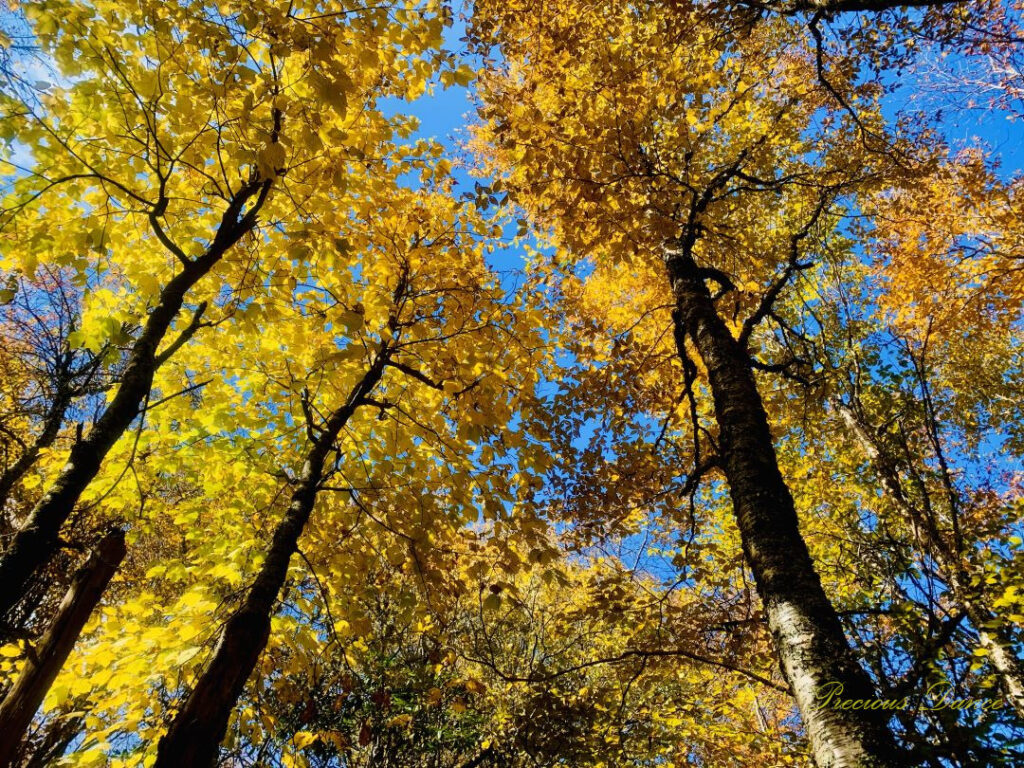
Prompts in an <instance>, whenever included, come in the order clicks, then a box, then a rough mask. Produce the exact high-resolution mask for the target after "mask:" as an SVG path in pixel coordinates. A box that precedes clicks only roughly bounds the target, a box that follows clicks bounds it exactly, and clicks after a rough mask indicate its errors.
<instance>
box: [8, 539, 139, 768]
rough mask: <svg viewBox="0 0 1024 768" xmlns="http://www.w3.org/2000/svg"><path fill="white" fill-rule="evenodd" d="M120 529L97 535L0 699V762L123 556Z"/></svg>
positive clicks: (21, 733)
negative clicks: (97, 540)
mask: <svg viewBox="0 0 1024 768" xmlns="http://www.w3.org/2000/svg"><path fill="white" fill-rule="evenodd" d="M125 551H126V550H125V545H124V531H122V530H120V529H115V530H113V531H111V532H110V533H108V534H107V535H106V536H104V537H103V539H102V540H101V541H100V543H99V545H98V546H97V547H96V549H95V551H94V552H93V553H92V555H91V556H90V557H89V560H88V561H87V562H86V564H85V565H84V566H83V567H82V569H81V570H79V572H78V573H77V574H76V575H75V578H74V581H73V582H72V584H71V587H70V588H69V589H68V592H67V594H66V595H65V596H64V600H63V601H62V602H61V604H60V607H59V608H58V609H57V615H56V616H55V617H54V619H53V623H52V624H51V625H50V628H49V629H48V630H47V631H46V633H45V634H44V635H43V636H42V638H41V639H40V640H39V643H38V645H37V646H36V647H35V649H34V650H33V651H32V652H31V653H30V654H29V658H28V660H26V662H25V666H24V668H23V669H22V670H21V674H20V675H19V676H18V679H17V681H15V683H14V686H13V687H12V688H11V690H10V691H8V693H7V695H6V696H5V697H4V700H3V703H2V704H0V766H8V765H10V764H11V761H12V760H13V759H14V757H15V756H16V754H17V751H18V747H19V745H20V744H21V741H22V739H23V738H24V736H25V732H26V731H27V730H28V727H29V725H30V724H31V722H32V718H33V717H34V716H35V713H36V710H38V709H39V705H40V704H41V703H42V701H43V698H44V697H45V696H46V692H47V691H48V690H50V686H51V685H53V681H54V679H55V678H56V677H57V673H58V672H60V670H61V667H63V666H64V662H65V661H66V660H67V658H68V655H69V654H70V653H71V649H72V648H73V647H74V645H75V641H76V640H78V636H79V635H80V634H81V632H82V627H84V626H85V622H86V621H87V620H88V619H89V616H90V614H92V611H93V608H95V607H96V604H97V603H98V602H99V600H100V597H102V595H103V590H105V589H106V587H107V584H108V583H109V582H110V579H111V577H112V576H113V575H114V573H115V572H116V571H117V568H118V566H120V564H121V561H122V560H123V559H124V556H125Z"/></svg>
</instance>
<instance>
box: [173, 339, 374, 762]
mask: <svg viewBox="0 0 1024 768" xmlns="http://www.w3.org/2000/svg"><path fill="white" fill-rule="evenodd" d="M389 355H390V352H389V349H388V348H387V346H383V347H382V348H381V350H380V351H379V352H378V354H377V358H376V360H375V361H374V363H373V364H372V365H371V366H370V368H369V369H368V370H367V372H366V373H365V374H364V375H363V378H362V379H361V380H360V381H359V383H358V384H356V386H355V387H354V388H353V390H352V392H351V393H349V397H348V399H347V400H346V402H345V404H344V405H343V406H341V407H340V408H338V409H337V410H336V411H334V412H333V413H332V414H331V417H330V419H329V420H328V422H327V424H326V425H325V426H324V428H323V431H322V432H321V434H320V436H319V437H318V438H317V440H316V442H315V443H314V444H313V446H312V448H311V449H310V451H309V453H308V455H307V456H306V461H305V463H304V464H303V467H302V473H301V474H300V476H299V478H298V484H297V486H296V488H295V491H294V492H293V493H292V497H291V500H290V503H289V505H288V511H287V512H286V513H285V515H284V517H283V518H282V520H281V522H280V523H278V525H277V528H276V529H275V530H274V536H273V539H272V540H271V543H270V549H269V550H268V551H267V559H266V560H265V561H264V562H263V565H262V566H261V567H260V571H259V574H258V575H257V576H256V580H255V581H254V582H253V584H252V586H251V587H250V588H249V592H248V594H247V595H246V597H245V601H244V602H243V603H242V605H241V607H240V608H239V609H238V610H237V611H236V612H235V613H234V614H233V615H232V616H231V618H230V619H228V621H227V623H226V624H225V626H224V630H223V632H222V633H221V637H220V640H219V642H218V643H217V647H216V648H215V649H214V651H213V658H212V659H211V660H210V662H209V664H207V666H206V668H205V669H204V670H203V672H202V674H200V676H199V679H198V680H196V684H195V686H194V687H193V688H192V691H191V693H189V695H188V697H187V698H186V699H185V703H184V704H183V705H182V707H181V709H180V710H179V712H178V714H177V716H175V718H174V721H173V722H172V723H171V727H170V728H169V729H168V731H167V733H166V734H165V735H164V736H163V738H161V739H160V743H159V745H158V746H157V759H156V764H155V766H156V768H180V766H190V768H207V766H212V765H214V764H215V763H216V760H217V753H218V749H219V746H220V743H221V741H222V740H223V739H224V734H225V732H226V731H227V725H228V718H229V717H230V715H231V710H232V709H233V708H234V706H235V703H236V702H237V700H238V697H239V696H240V695H241V693H242V688H243V687H244V686H245V681H246V680H248V679H249V675H251V674H252V671H253V669H254V668H255V667H256V662H257V660H258V659H259V655H260V653H262V651H263V649H264V648H265V647H266V645H267V640H268V639H269V637H270V620H271V618H272V616H273V615H274V609H275V605H276V603H277V596H278V594H279V593H280V591H281V588H282V587H283V586H284V583H285V579H286V577H287V575H288V563H289V561H290V560H291V557H292V555H293V554H294V553H295V551H296V549H297V548H298V542H299V536H300V535H301V534H302V530H303V528H305V526H306V522H307V521H308V520H309V516H310V514H311V513H312V511H313V505H314V504H315V503H316V496H317V492H318V490H319V485H320V480H321V477H322V475H323V468H324V462H325V461H326V459H327V456H328V454H329V453H330V451H331V449H332V448H333V447H334V442H335V440H336V439H337V437H338V433H339V432H341V430H342V429H343V428H344V427H345V424H346V423H348V420H349V419H350V418H351V417H352V415H353V414H354V413H355V412H356V410H357V409H358V408H359V406H360V405H362V404H363V399H364V398H365V397H366V396H367V395H368V394H369V393H370V392H371V391H372V390H373V388H374V387H375V386H376V385H377V383H378V382H379V381H380V379H381V376H382V375H383V373H384V367H385V365H387V361H388V358H389Z"/></svg>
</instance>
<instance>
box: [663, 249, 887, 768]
mask: <svg viewBox="0 0 1024 768" xmlns="http://www.w3.org/2000/svg"><path fill="white" fill-rule="evenodd" d="M665 261H666V265H667V267H668V273H669V278H670V280H671V283H672V288H673V292H674V295H675V311H674V313H673V320H674V322H675V325H676V330H677V334H676V338H677V343H678V344H679V346H680V347H681V348H680V354H685V349H684V348H682V345H683V344H684V343H685V339H686V338H689V339H690V340H691V341H692V342H693V344H694V346H695V348H696V350H697V352H698V354H699V355H700V357H701V360H702V361H703V362H704V366H705V368H706V369H707V372H708V379H709V383H710V386H711V393H712V397H713V399H714V405H715V416H716V419H717V422H718V429H719V436H718V442H719V445H718V450H719V456H718V458H719V463H720V464H721V467H722V469H723V471H724V473H725V476H726V480H727V482H728V484H729V493H730V496H731V498H732V503H733V509H734V513H735V516H736V522H737V526H738V528H739V532H740V537H741V541H742V545H743V551H744V554H745V556H746V561H747V564H748V565H749V567H750V569H751V571H752V572H753V574H754V579H755V581H756V584H757V590H758V594H759V595H760V597H761V600H762V602H763V604H764V609H765V615H766V616H767V620H768V626H769V629H770V631H771V633H772V637H773V639H774V643H775V648H776V652H777V653H778V656H779V661H780V663H781V667H782V672H783V674H784V676H785V678H786V681H787V682H788V683H789V687H790V689H791V690H792V692H793V696H794V697H795V699H796V703H797V706H798V707H799V709H800V713H801V716H802V718H803V722H804V727H805V728H806V731H807V735H808V738H809V740H810V743H811V749H812V751H813V753H814V758H815V761H816V763H817V764H818V766H820V768H841V767H842V768H845V767H847V766H851V767H852V766H869V765H870V766H900V765H905V764H906V761H905V760H903V759H901V758H900V757H899V754H900V753H899V752H898V750H897V747H896V743H895V740H894V737H893V735H892V732H891V731H890V730H889V728H888V726H887V721H888V719H889V718H888V715H887V714H886V713H884V712H883V711H881V710H876V711H870V710H869V711H864V710H852V709H850V710H842V709H837V708H835V707H833V706H828V707H823V706H820V705H821V703H822V699H821V697H822V695H823V693H824V692H826V691H828V690H830V688H832V687H836V686H840V685H841V686H842V698H843V699H865V700H873V699H875V697H876V693H875V690H874V687H873V686H872V684H871V682H870V679H869V678H868V677H867V675H866V674H865V672H864V671H863V670H862V669H861V668H860V666H859V665H858V663H857V661H856V658H855V656H854V654H853V652H852V650H851V648H850V646H849V644H848V643H847V640H846V636H845V635H844V633H843V629H842V625H841V624H840V622H839V617H838V616H837V614H836V612H835V609H834V608H833V607H832V604H831V603H830V602H829V600H828V597H827V596H826V595H825V592H824V590H823V589H822V586H821V580H820V579H819V577H818V574H817V573H816V571H815V569H814V563H813V561H812V560H811V556H810V553H809V552H808V550H807V545H806V544H805V543H804V540H803V538H802V537H801V535H800V530H799V525H798V520H797V515H796V509H795V507H794V504H793V498H792V496H791V495H790V492H789V488H788V487H787V486H786V483H785V481H784V480H783V478H782V474H781V472H780V471H779V466H778V460H777V457H776V454H775V447H774V444H773V442H772V436H771V432H770V430H769V427H768V417H767V414H766V413H765V410H764V406H763V404H762V401H761V397H760V395H759V393H758V391H757V386H756V384H755V381H754V375H753V371H752V368H751V360H750V355H749V353H748V352H747V350H746V349H744V348H742V347H741V346H740V344H739V343H738V342H737V341H736V339H735V338H734V337H733V335H732V333H731V332H730V331H729V329H728V327H727V326H726V324H725V323H724V322H723V320H722V318H721V317H720V316H719V315H718V312H717V311H716V309H715V306H714V302H713V300H712V298H711V293H710V291H709V290H708V287H707V286H706V285H705V282H704V275H703V273H702V272H701V270H700V269H699V268H698V267H697V266H696V264H695V263H694V261H693V258H692V255H691V253H690V249H689V248H688V247H686V244H685V243H684V244H682V245H681V246H680V247H679V248H678V249H668V250H667V251H666V258H665Z"/></svg>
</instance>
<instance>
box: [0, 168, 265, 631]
mask: <svg viewBox="0 0 1024 768" xmlns="http://www.w3.org/2000/svg"><path fill="white" fill-rule="evenodd" d="M269 189H270V186H269V182H252V183H250V184H249V185H248V186H246V187H244V188H243V190H242V191H241V192H239V194H238V195H236V196H235V198H234V199H233V200H232V202H231V205H229V206H228V210H227V211H226V212H225V213H224V217H223V219H222V221H221V224H220V227H219V229H218V231H217V235H216V237H215V238H214V239H213V242H212V243H211V244H210V247H209V248H208V249H207V251H206V253H204V254H203V255H202V256H201V257H200V258H198V259H195V260H193V261H189V262H188V263H187V264H186V265H185V266H184V268H183V269H182V270H181V271H180V272H178V274H177V275H175V276H174V278H172V279H171V281H170V282H169V283H168V284H167V285H166V286H164V289H163V290H162V291H161V292H160V298H159V301H158V302H157V304H156V306H155V307H154V308H153V311H152V312H151V313H150V314H149V317H148V318H147V319H146V323H145V326H144V327H143V330H142V335H141V336H139V338H138V340H137V341H136V342H135V344H134V345H133V346H132V350H131V353H130V355H129V358H128V363H127V365H126V366H125V369H124V373H123V375H122V378H121V382H120V385H119V386H118V388H117V394H115V395H114V399H113V400H112V401H111V403H110V405H109V406H107V408H106V410H104V412H103V414H102V415H101V416H100V417H99V419H98V420H97V421H96V424H95V425H94V426H93V427H92V429H91V430H89V434H88V435H86V436H85V437H84V438H83V439H81V440H79V441H77V442H76V443H75V444H74V446H72V448H71V455H70V456H69V457H68V462H67V464H65V465H64V468H63V469H62V470H61V471H60V474H59V475H57V478H56V479H55V480H54V481H53V484H52V485H51V486H50V487H49V488H48V489H47V491H46V493H44V494H43V497H42V498H41V499H40V500H39V502H38V503H37V504H36V505H35V507H34V508H33V510H32V512H31V513H30V514H29V516H28V519H27V520H26V521H25V523H24V525H22V527H21V529H20V530H19V531H18V532H17V533H16V534H15V535H14V538H13V540H12V541H11V544H10V546H9V547H8V549H7V551H6V552H4V554H3V557H2V558H0V584H3V591H2V592H0V618H2V617H3V616H6V615H7V613H8V612H9V611H10V610H11V608H12V607H13V606H14V605H16V604H17V603H18V601H20V600H21V598H22V597H24V595H25V592H26V590H27V588H28V585H29V582H30V580H31V578H32V576H33V575H34V574H35V573H36V572H37V571H38V570H39V569H40V568H42V567H43V566H44V565H45V564H46V563H47V562H49V560H50V558H51V557H52V556H53V554H54V552H55V551H56V549H57V546H58V541H59V536H60V530H61V527H62V526H63V525H64V522H65V521H66V520H67V519H68V517H69V516H70V515H71V512H72V511H73V510H74V507H75V504H76V503H77V502H78V499H79V497H80V496H81V495H82V492H83V491H84V490H85V489H86V487H87V486H88V485H89V483H90V482H92V480H93V478H94V477H96V474H97V473H98V472H99V470H100V465H101V464H102V462H103V459H104V458H105V457H106V455H107V453H108V452H109V451H110V449H111V448H112V447H113V445H114V443H115V442H117V440H118V439H119V438H120V437H121V435H123V434H124V433H125V431H126V430H127V429H128V427H129V426H130V425H131V423H132V421H133V420H134V419H135V417H136V416H138V414H139V409H140V407H141V406H142V403H143V401H144V400H145V398H146V395H148V394H149V390H150V387H151V386H152V384H153V375H154V373H155V372H156V368H157V366H158V359H157V348H158V347H159V345H160V343H161V342H162V341H163V338H164V336H165V335H166V334H167V330H168V329H169V328H170V326H171V323H172V322H173V321H174V318H175V317H176V316H177V315H178V312H179V311H180V310H181V306H182V304H183V303H184V300H185V295H186V293H187V292H188V291H189V289H191V288H192V286H194V285H195V284H196V283H197V282H198V281H199V280H200V279H201V278H202V277H203V276H205V275H206V274H207V273H208V272H209V271H210V270H211V269H212V268H213V267H214V265H215V264H216V263H217V262H218V261H220V259H221V257H223V255H224V254H225V253H226V252H227V251H228V249H229V248H231V247H232V246H233V245H234V244H235V243H236V242H238V240H239V238H241V237H242V235H243V234H245V233H246V232H247V231H249V230H250V229H251V228H252V227H253V225H254V224H255V221H256V211H257V210H258V209H259V207H260V206H261V205H262V202H263V200H264V199H265V198H266V195H267V193H268V192H269ZM254 195H258V199H257V201H256V202H255V203H254V204H253V206H252V207H251V208H250V209H249V211H247V212H246V213H244V215H243V208H244V206H245V204H246V202H247V201H248V200H249V199H250V198H252V197H253V196H254Z"/></svg>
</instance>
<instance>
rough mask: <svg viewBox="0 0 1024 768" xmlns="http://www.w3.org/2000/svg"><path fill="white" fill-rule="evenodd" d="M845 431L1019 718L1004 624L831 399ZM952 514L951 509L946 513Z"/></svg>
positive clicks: (868, 437)
mask: <svg viewBox="0 0 1024 768" xmlns="http://www.w3.org/2000/svg"><path fill="white" fill-rule="evenodd" d="M832 406H833V407H834V408H835V409H836V410H837V411H838V412H839V415H840V416H841V417H842V419H843V422H844V423H845V424H846V427H847V429H848V430H849V432H850V433H851V434H852V435H853V437H854V439H855V440H856V441H857V443H858V444H859V445H860V448H861V450H863V451H864V453H865V454H866V455H867V457H868V461H869V462H870V464H871V468H872V469H873V470H874V472H875V474H876V476H877V477H878V481H879V483H880V484H881V486H882V489H883V490H884V491H885V493H886V495H887V496H888V497H889V500H890V501H891V502H892V503H893V504H894V505H895V507H896V509H898V510H899V512H900V513H901V514H902V515H903V516H904V517H905V518H906V519H907V521H908V522H909V523H910V525H911V529H912V531H913V533H914V536H915V537H916V538H917V539H918V541H919V542H920V543H923V544H924V546H925V547H926V548H927V550H928V552H929V553H930V554H931V556H932V557H933V558H935V561H936V563H937V564H938V566H939V569H940V572H941V573H942V577H943V578H944V579H945V581H946V583H947V584H948V585H949V589H950V592H951V593H952V597H953V600H954V602H955V603H956V604H957V605H959V606H960V608H961V609H962V610H963V612H964V613H965V614H966V615H967V618H968V619H970V621H971V624H973V625H974V628H975V629H976V630H977V632H978V645H979V647H981V648H982V649H984V650H985V651H987V653H986V658H987V659H988V660H989V662H990V663H991V664H992V667H993V669H995V671H996V674H997V675H998V677H999V680H1000V684H1001V685H1002V688H1003V693H1004V694H1005V695H1006V698H1007V700H1008V701H1009V703H1010V705H1011V706H1012V707H1013V708H1014V710H1015V711H1016V712H1017V716H1018V717H1019V718H1020V719H1021V720H1022V721H1024V664H1022V663H1021V659H1020V657H1019V656H1018V655H1017V653H1016V651H1015V649H1014V647H1013V643H1012V641H1011V640H1010V636H1009V633H1008V632H1007V630H1006V628H1005V626H1003V622H1001V621H999V618H998V616H997V615H996V613H995V612H994V611H993V610H991V609H990V608H989V607H988V605H987V604H986V603H985V601H984V600H983V599H982V598H981V597H979V596H978V595H977V594H976V591H975V590H972V588H971V579H970V574H969V573H967V572H966V570H965V569H964V565H963V563H962V562H961V560H960V556H959V553H958V552H956V551H955V548H951V547H949V546H947V544H946V542H945V541H944V540H943V537H942V535H941V533H940V532H939V530H938V528H937V526H936V522H935V520H934V519H932V517H931V516H930V515H926V514H923V512H922V510H921V508H920V506H919V505H918V504H915V503H914V502H913V501H911V499H910V498H908V496H907V494H906V493H904V490H903V483H902V481H901V479H900V475H899V471H898V468H897V467H898V464H897V462H896V461H895V460H894V459H893V457H892V456H891V455H890V454H889V452H888V451H887V450H886V448H885V446H884V445H882V443H881V442H880V441H879V440H877V439H876V437H875V435H874V434H873V429H872V428H871V426H870V425H869V424H867V423H866V417H864V416H863V415H862V414H861V413H858V410H857V409H855V408H853V407H851V406H849V405H847V404H846V403H843V402H841V401H839V400H838V399H834V400H832ZM951 514H955V512H951Z"/></svg>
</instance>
